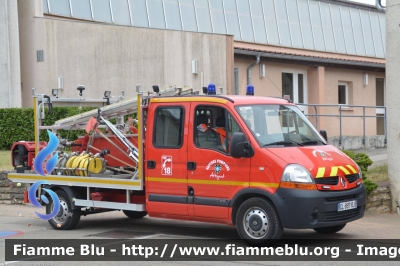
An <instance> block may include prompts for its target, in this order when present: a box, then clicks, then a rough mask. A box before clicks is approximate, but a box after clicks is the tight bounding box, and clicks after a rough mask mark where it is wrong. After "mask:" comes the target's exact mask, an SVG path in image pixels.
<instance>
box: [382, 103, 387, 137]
mask: <svg viewBox="0 0 400 266" xmlns="http://www.w3.org/2000/svg"><path fill="white" fill-rule="evenodd" d="M383 108H384V111H385V113H384V114H383V121H384V122H383V123H384V126H383V130H384V131H385V140H384V141H383V144H387V128H386V107H383Z"/></svg>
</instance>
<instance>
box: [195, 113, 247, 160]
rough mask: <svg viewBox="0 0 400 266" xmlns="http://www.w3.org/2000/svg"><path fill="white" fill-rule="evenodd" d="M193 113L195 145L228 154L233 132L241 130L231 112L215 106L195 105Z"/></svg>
mask: <svg viewBox="0 0 400 266" xmlns="http://www.w3.org/2000/svg"><path fill="white" fill-rule="evenodd" d="M204 110H207V111H204ZM195 114H196V117H195V126H196V128H195V134H194V143H195V145H196V146H197V147H199V148H205V149H212V150H218V151H220V152H223V153H227V154H229V148H230V141H231V139H232V134H233V132H239V131H241V129H240V127H239V125H238V124H237V123H236V121H235V119H234V118H233V117H232V116H231V114H230V113H229V112H227V111H226V110H225V109H224V108H221V107H216V106H200V107H197V108H196V112H195Z"/></svg>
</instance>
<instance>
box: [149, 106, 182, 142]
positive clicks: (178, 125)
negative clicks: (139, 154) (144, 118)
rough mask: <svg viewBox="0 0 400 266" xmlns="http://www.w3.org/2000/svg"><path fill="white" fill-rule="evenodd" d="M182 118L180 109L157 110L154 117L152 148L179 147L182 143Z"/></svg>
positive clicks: (162, 108) (166, 108) (161, 108)
mask: <svg viewBox="0 0 400 266" xmlns="http://www.w3.org/2000/svg"><path fill="white" fill-rule="evenodd" d="M183 118H184V113H183V108H182V107H160V108H157V110H156V112H155V117H154V120H155V123H154V135H153V145H154V147H169V148H179V147H181V146H182V142H183Z"/></svg>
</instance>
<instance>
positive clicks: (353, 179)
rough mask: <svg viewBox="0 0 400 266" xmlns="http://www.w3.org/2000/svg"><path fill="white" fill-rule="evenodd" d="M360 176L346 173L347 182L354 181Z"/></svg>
mask: <svg viewBox="0 0 400 266" xmlns="http://www.w3.org/2000/svg"><path fill="white" fill-rule="evenodd" d="M358 178H359V175H358V174H352V175H346V179H347V182H349V183H353V182H355V181H356V180H357V179H358Z"/></svg>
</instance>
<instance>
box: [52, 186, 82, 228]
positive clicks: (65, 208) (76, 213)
mask: <svg viewBox="0 0 400 266" xmlns="http://www.w3.org/2000/svg"><path fill="white" fill-rule="evenodd" d="M56 194H57V196H58V199H59V201H60V211H59V212H58V214H57V215H56V216H55V217H53V218H52V219H50V220H49V224H50V225H51V227H53V228H54V229H56V230H69V229H73V228H74V227H75V226H76V225H77V224H78V223H79V220H80V219H81V209H74V210H72V208H71V200H70V198H69V197H68V195H67V193H65V192H64V191H63V190H57V191H56ZM52 210H53V202H52V201H51V202H50V203H49V204H47V206H46V213H47V214H50V213H51V211H52Z"/></svg>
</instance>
